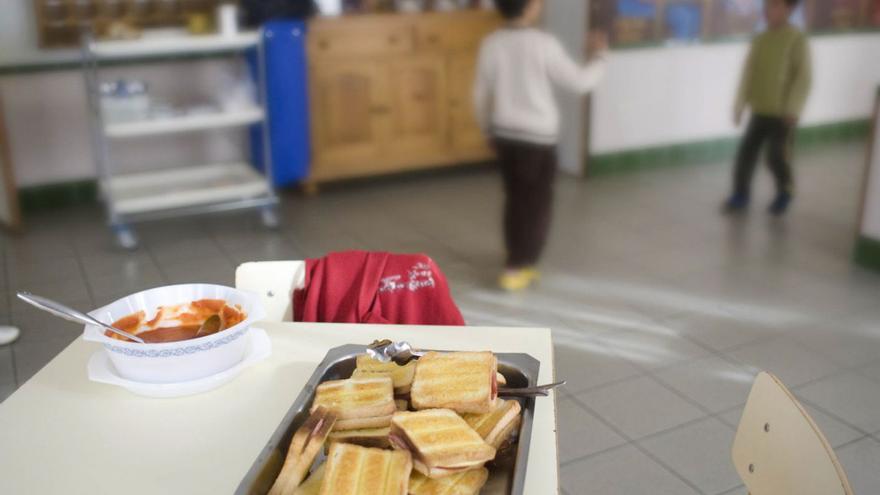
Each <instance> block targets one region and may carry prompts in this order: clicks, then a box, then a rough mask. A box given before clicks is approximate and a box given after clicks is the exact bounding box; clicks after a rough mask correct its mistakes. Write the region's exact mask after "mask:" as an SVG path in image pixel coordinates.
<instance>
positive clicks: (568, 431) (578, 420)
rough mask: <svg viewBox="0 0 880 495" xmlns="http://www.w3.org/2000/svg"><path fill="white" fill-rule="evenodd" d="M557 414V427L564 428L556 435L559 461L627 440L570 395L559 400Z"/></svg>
mask: <svg viewBox="0 0 880 495" xmlns="http://www.w3.org/2000/svg"><path fill="white" fill-rule="evenodd" d="M556 418H557V421H558V422H559V424H558V425H557V428H558V431H560V432H565V433H564V434H562V435H559V462H560V464H565V463H567V462H571V461H572V460H573V459H579V458H581V457H585V456H588V455H590V454H595V453H596V452H601V451H603V450H607V449H609V448H611V447H616V446H618V445H622V444H624V443H626V439H625V438H623V437H621V436H620V435H618V434H617V433H614V431H613V430H611V429H610V428H608V427H607V426H605V425H604V424H603V423H602V422H601V421H599V420H598V419H596V417H595V416H593V415H592V414H590V413H589V412H587V411H586V410H584V409H583V408H582V407H580V406H579V405H578V404H577V403H576V402H575V401H574V400H572V399H562V400H560V401H559V402H558V404H557V409H556Z"/></svg>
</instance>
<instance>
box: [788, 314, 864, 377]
mask: <svg viewBox="0 0 880 495" xmlns="http://www.w3.org/2000/svg"><path fill="white" fill-rule="evenodd" d="M786 335H787V336H789V337H791V338H792V339H793V340H795V341H796V342H797V343H798V344H800V345H801V346H802V347H805V348H807V349H809V350H811V351H813V352H815V353H817V354H821V355H822V356H824V357H826V358H828V359H829V360H831V361H833V362H834V363H835V364H837V365H838V366H841V367H846V368H851V367H854V366H862V365H865V364H867V363H870V362H872V361H874V360H876V359H877V357H878V356H880V329H878V328H877V324H876V321H874V322H873V323H863V324H859V323H857V322H853V321H852V320H847V319H845V318H837V319H834V320H833V321H826V322H820V323H815V324H813V325H811V326H808V327H806V328H800V329H797V330H792V331H789V332H787V334H786Z"/></svg>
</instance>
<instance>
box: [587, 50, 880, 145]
mask: <svg viewBox="0 0 880 495" xmlns="http://www.w3.org/2000/svg"><path fill="white" fill-rule="evenodd" d="M811 46H812V50H813V63H814V86H813V92H812V94H811V97H810V100H809V102H808V104H807V109H806V113H805V115H804V123H805V124H819V123H829V122H837V121H844V120H853V119H864V118H868V117H869V116H870V113H871V109H872V108H873V102H874V95H875V92H876V88H877V85H878V84H880V33H870V34H851V35H839V36H821V37H814V38H811ZM746 51H747V44H746V43H745V42H743V43H721V44H712V45H694V46H679V47H664V48H645V49H638V50H624V51H614V52H612V56H611V61H610V67H609V72H608V77H607V79H606V80H605V82H604V83H603V84H602V86H601V87H600V88H599V89H598V90H597V91H596V93H595V97H594V100H593V101H594V109H593V114H592V128H593V132H592V141H591V151H592V153H609V152H615V151H622V150H627V149H633V148H643V147H649V146H657V145H663V144H672V143H683V142H691V141H699V140H703V139H712V138H717V137H724V136H733V135H736V134H737V129H736V128H735V127H734V126H733V123H732V121H731V119H732V112H733V99H734V96H735V93H736V88H737V85H738V83H739V77H740V70H741V68H742V63H743V60H744V59H745V56H746Z"/></svg>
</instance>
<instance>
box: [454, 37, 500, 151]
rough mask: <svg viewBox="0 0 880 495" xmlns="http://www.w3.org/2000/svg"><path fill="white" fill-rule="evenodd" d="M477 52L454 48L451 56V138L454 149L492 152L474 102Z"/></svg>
mask: <svg viewBox="0 0 880 495" xmlns="http://www.w3.org/2000/svg"><path fill="white" fill-rule="evenodd" d="M476 65H477V55H476V54H475V53H473V52H454V53H452V54H451V55H450V56H449V77H450V82H449V87H450V88H449V108H450V125H451V141H452V147H453V149H454V150H455V151H457V152H459V153H463V154H466V155H475V156H476V157H479V156H480V155H485V156H489V155H490V154H491V151H490V149H489V145H488V142H487V140H486V136H485V134H484V133H483V130H482V129H480V126H479V125H478V124H477V118H476V116H475V114H474V105H473V97H472V95H473V84H474V77H475V74H476Z"/></svg>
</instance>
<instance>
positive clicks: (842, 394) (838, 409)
mask: <svg viewBox="0 0 880 495" xmlns="http://www.w3.org/2000/svg"><path fill="white" fill-rule="evenodd" d="M795 394H796V395H797V396H798V397H800V398H803V399H804V400H805V401H807V402H811V403H813V404H815V405H817V406H819V407H821V408H822V409H824V410H826V411H828V412H830V413H832V414H834V415H835V416H837V417H839V418H840V419H842V420H844V421H846V422H847V423H849V424H851V425H853V426H855V427H857V428H859V429H861V430H862V431H864V432H872V431H877V430H880V414H878V413H877V412H878V411H880V383H878V382H876V381H873V380H871V379H869V378H867V377H865V376H863V375H860V374H858V373H856V372H845V373H841V374H838V375H834V376H832V377H829V378H826V379H824V380H821V381H818V382H816V383H813V384H810V385H807V386H805V387H803V388H800V389H797V390H795Z"/></svg>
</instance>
